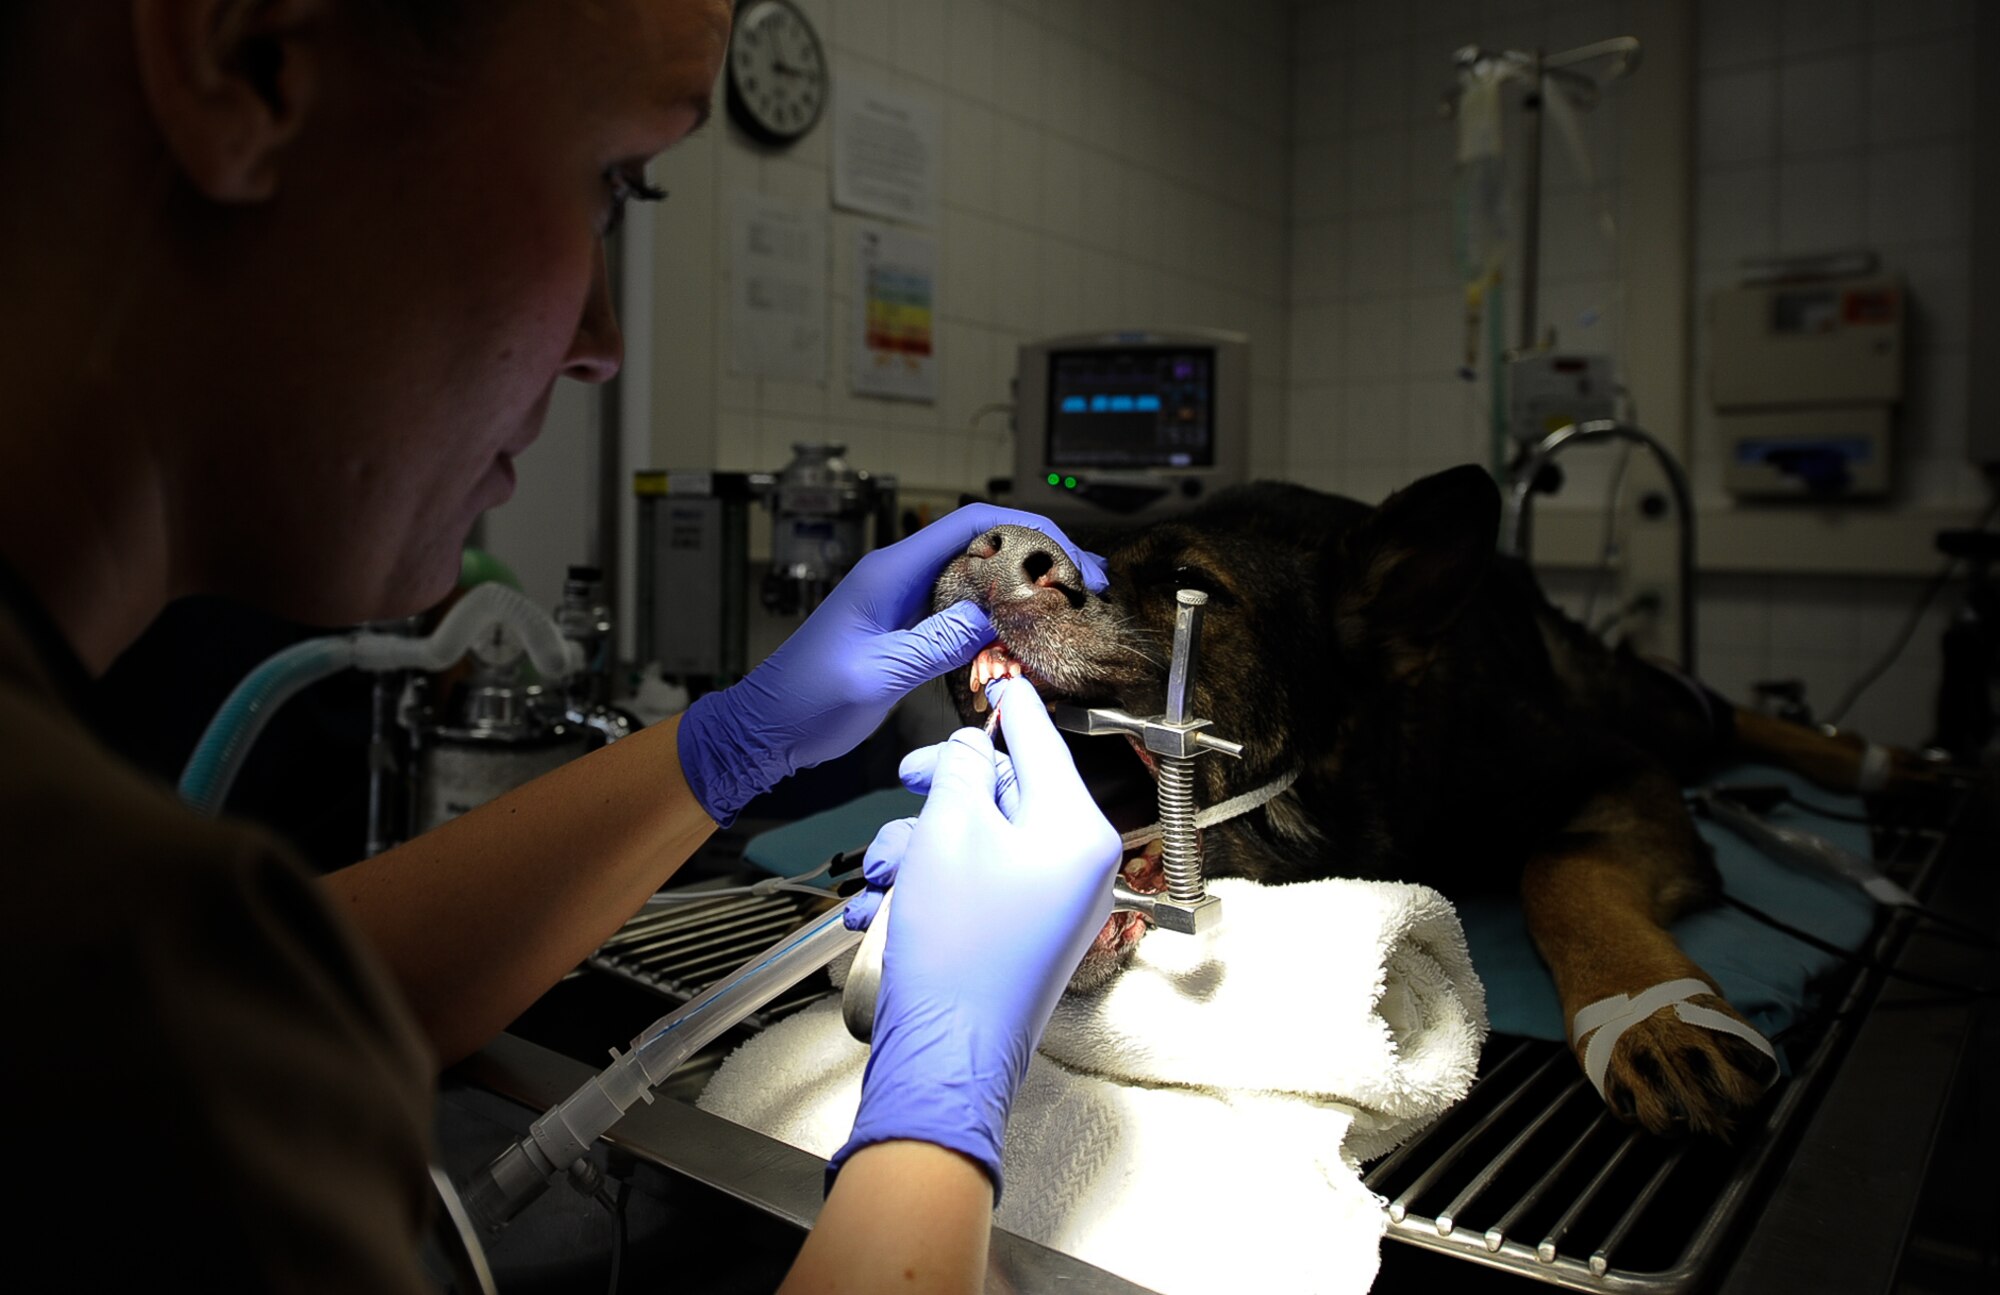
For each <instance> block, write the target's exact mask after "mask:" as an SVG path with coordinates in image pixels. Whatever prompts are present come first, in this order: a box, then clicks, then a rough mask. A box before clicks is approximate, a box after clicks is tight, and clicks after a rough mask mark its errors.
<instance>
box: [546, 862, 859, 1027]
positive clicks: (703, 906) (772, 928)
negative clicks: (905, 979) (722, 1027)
mask: <svg viewBox="0 0 2000 1295" xmlns="http://www.w3.org/2000/svg"><path fill="white" fill-rule="evenodd" d="M825 904H826V901H825V900H822V899H815V898H813V897H812V896H810V895H802V894H799V893H797V892H796V891H779V892H777V893H775V894H770V895H722V896H718V897H717V898H715V899H712V900H690V901H689V902H687V903H680V904H673V905H671V906H665V907H660V908H654V909H647V910H644V911H642V912H640V913H639V914H638V915H637V916H636V917H634V918H632V919H631V920H630V921H628V922H626V923H625V925H624V926H622V927H620V928H619V929H618V932H617V933H616V934H615V935H613V936H612V937H611V938H610V939H608V940H606V941H605V942H604V944H603V946H602V947H601V948H599V949H598V950H597V952H596V953H594V954H592V955H591V957H590V959H589V961H588V962H586V963H585V965H586V966H588V967H590V968H591V969H593V970H596V971H602V972H605V973H607V974H609V975H612V976H616V977H618V978H619V979H621V980H624V981H628V982H630V983H632V984H635V985H638V986H640V987H642V988H644V989H647V990H650V991H652V992H653V993H655V994H658V995H659V996H660V997H662V998H665V999H668V1000H670V1001H672V1002H676V1003H684V1002H686V1001H687V1000H688V999H690V998H693V997H694V996H695V995H696V994H699V993H700V992H701V991H702V990H704V989H707V988H708V987H709V986H710V985H712V984H714V983H715V982H716V981H717V980H720V979H721V978H722V977H723V976H724V975H726V974H727V973H729V972H731V971H734V970H736V969H737V968H738V967H740V966H742V965H743V964H744V963H746V962H748V961H749V960H750V959H751V958H752V957H753V956H754V955H756V954H758V953H761V952H763V951H764V950H765V949H767V948H769V947H770V946H771V945H772V944H773V943H775V942H776V941H777V939H778V938H779V937H780V936H782V935H784V934H785V933H786V932H788V931H792V930H795V929H797V927H798V926H799V924H800V923H801V922H803V921H805V920H806V918H807V917H808V916H810V915H812V914H813V913H815V912H817V911H818V910H819V909H821V908H823V907H824V906H825ZM832 992H833V986H832V984H831V983H830V982H829V981H828V980H827V978H826V975H825V974H824V973H823V972H822V973H817V974H815V975H811V976H807V977H806V978H805V979H804V980H802V981H800V982H799V983H798V984H796V985H793V986H792V987H791V988H790V989H787V990H785V991H784V992H783V993H781V994H779V995H778V996H777V997H776V998H774V999H772V1000H771V1001H770V1002H769V1003H767V1004H765V1005H764V1007H763V1008H761V1009H760V1010H758V1011H757V1012H755V1013H753V1014H751V1015H750V1016H748V1017H745V1018H744V1020H743V1024H744V1025H746V1026H749V1027H750V1028H752V1029H758V1030H761V1029H763V1028H764V1027H765V1026H767V1025H769V1024H770V1023H771V1022H773V1021H776V1020H779V1019H781V1018H783V1017H785V1016H787V1015H789V1014H790V1013H792V1012H795V1011H797V1010H799V1009H800V1008H802V1007H804V1006H805V1005H806V1004H808V1003H811V1002H813V1001H815V1000H817V999H819V998H823V997H825V996H826V995H827V994H829V993H832Z"/></svg>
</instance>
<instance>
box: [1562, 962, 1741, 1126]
mask: <svg viewBox="0 0 2000 1295" xmlns="http://www.w3.org/2000/svg"><path fill="white" fill-rule="evenodd" d="M1714 992H1715V990H1713V989H1712V988H1710V987H1709V985H1708V983H1707V982H1706V981H1701V980H1695V979H1692V978H1689V979H1686V980H1669V981H1668V982H1667V983H1666V984H1664V985H1654V986H1653V987H1652V988H1651V989H1648V990H1646V991H1644V992H1642V993H1639V994H1636V995H1634V994H1613V995H1612V996H1611V997H1609V998H1600V999H1599V1000H1597V1001H1596V1002H1594V1003H1592V1004H1591V1005H1590V1006H1588V1007H1586V1008H1584V1009H1583V1010H1582V1011H1580V1012H1578V1013H1577V1014H1576V1020H1575V1022H1573V1023H1572V1024H1571V1025H1570V1028H1569V1041H1570V1044H1571V1046H1575V1045H1576V1044H1578V1043H1582V1042H1583V1039H1584V1036H1585V1035H1589V1036H1590V1041H1589V1042H1588V1043H1585V1044H1584V1048H1583V1073H1584V1074H1585V1075H1587V1076H1589V1077H1590V1084H1591V1087H1593V1088H1595V1089H1596V1090H1597V1095H1598V1096H1599V1097H1603V1096H1604V1072H1605V1071H1606V1070H1608V1069H1609V1068H1610V1066H1611V1050H1612V1049H1613V1048H1615V1047H1617V1046H1618V1040H1619V1038H1620V1036H1622V1035H1623V1034H1624V1033H1625V1031H1627V1030H1629V1029H1631V1028H1632V1027H1633V1026H1635V1025H1637V1024H1638V1023H1639V1022H1641V1021H1643V1020H1645V1019H1646V1018H1647V1017H1649V1016H1651V1015H1652V1014H1653V1013H1655V1012H1657V1011H1659V1010H1660V1009H1661V1008H1663V1007H1671V1008H1673V1009H1674V1015H1676V1016H1678V1017H1680V1018H1681V1019H1682V1020H1683V1021H1686V1022H1687V1023H1688V1024H1689V1025H1698V1026H1700V1027H1701V1028H1703V1029H1705V1030H1719V1031H1721V1032H1722V1033H1724V1034H1733V1035H1735V1036H1736V1037H1737V1038H1739V1039H1742V1040H1744V1041H1745V1042H1747V1043H1749V1044H1750V1045H1751V1046H1752V1047H1754V1048H1756V1049H1757V1050H1758V1051H1759V1052H1761V1053H1763V1054H1764V1055H1765V1056H1767V1057H1769V1058H1770V1059H1771V1060H1772V1062H1773V1063H1775V1062H1776V1061H1777V1060H1778V1054H1777V1051H1776V1050H1775V1049H1773V1048H1772V1047H1771V1041H1770V1040H1769V1039H1766V1038H1765V1037H1764V1036H1763V1035H1761V1034H1759V1033H1757V1031H1755V1030H1753V1029H1751V1028H1750V1027H1749V1026H1747V1025H1745V1024H1744V1023H1743V1022H1741V1021H1739V1020H1737V1019H1736V1018H1735V1017H1733V1016H1729V1015H1727V1014H1725V1013H1723V1012H1718V1011H1716V1010H1715V1009H1714V1008H1712V1007H1702V1006H1700V1005H1698V1004H1695V1003H1690V1002H1688V1001H1687V1000H1688V999H1690V998H1693V997H1694V996H1695V995H1696V994H1713V993H1714Z"/></svg>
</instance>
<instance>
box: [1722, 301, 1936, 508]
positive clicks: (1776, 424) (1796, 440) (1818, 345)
mask: <svg viewBox="0 0 2000 1295" xmlns="http://www.w3.org/2000/svg"><path fill="white" fill-rule="evenodd" d="M1906 298H1907V294H1906V292H1905V290H1904V287H1903V285H1902V283H1901V282H1900V281H1898V280H1897V279H1894V278H1889V277H1880V276H1877V277H1869V278H1855V279H1839V280H1822V281H1809V282H1778V283H1762V284H1756V285H1752V286H1747V287H1741V288H1725V289H1723V290H1722V291H1720V292H1717V293H1716V294H1715V295H1714V296H1713V297H1712V298H1710V301H1709V390H1710V396H1711V398H1712V399H1713V401H1714V404H1715V412H1716V425H1717V429H1718V432H1719V434H1720V436H1721V440H1722V447H1721V448H1722V453H1723V457H1724V463H1725V470H1724V474H1723V480H1724V483H1725V484H1726V485H1727V486H1728V488H1729V489H1730V490H1731V491H1732V492H1733V493H1735V494H1738V495H1746V496H1801V497H1816V498H1823V497H1844V496H1856V495H1880V494H1885V493H1887V492H1888V490H1889V485H1890V467H1891V459H1890V430H1891V427H1892V424H1893V418H1894V413H1895V407H1896V405H1897V403H1898V402H1899V401H1901V400H1902V398H1903V320H1904V315H1905V313H1906V306H1907V300H1906Z"/></svg>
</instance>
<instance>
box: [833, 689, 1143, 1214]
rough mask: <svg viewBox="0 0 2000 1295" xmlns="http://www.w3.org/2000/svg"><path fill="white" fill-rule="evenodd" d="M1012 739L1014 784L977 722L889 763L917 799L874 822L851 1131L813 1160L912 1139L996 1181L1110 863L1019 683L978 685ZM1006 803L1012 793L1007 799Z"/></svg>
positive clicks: (1102, 828) (1114, 853) (1101, 903)
mask: <svg viewBox="0 0 2000 1295" xmlns="http://www.w3.org/2000/svg"><path fill="white" fill-rule="evenodd" d="M987 695H988V696H989V697H992V698H994V699H995V702H996V704H998V705H999V706H1000V723H1001V726H1002V727H1003V728H1004V729H1005V730H1006V734H1007V746H1008V748H1009V750H1010V751H1012V753H1013V759H1012V767H1013V774H1014V782H1015V790H1014V792H1012V793H1010V794H1009V795H1007V796H1005V797H1004V798H1003V796H1002V795H1001V782H1000V775H1001V761H1002V759H1003V757H1000V756H998V755H996V753H995V752H994V750H993V744H992V743H991V742H990V741H988V740H987V737H986V735H985V734H984V733H982V732H980V731H979V730H978V729H976V728H966V729H960V730H959V731H958V732H956V733H954V734H952V736H951V740H950V741H948V742H944V743H941V744H940V745H939V746H937V747H934V748H929V749H927V750H925V751H920V752H918V753H916V754H915V755H913V756H912V757H911V758H910V759H908V760H906V761H904V764H903V773H904V776H905V780H906V781H915V782H919V783H925V784H927V785H928V788H929V792H930V798H929V799H928V800H927V801H926V802H925V803H924V809H923V813H921V814H919V815H918V816H917V818H916V819H915V820H914V821H912V820H907V819H905V820H899V821H897V822H894V823H890V824H889V825H888V826H887V827H885V828H883V829H882V832H881V834H879V835H878V836H877V838H876V845H875V846H871V847H870V849H869V851H868V859H869V862H868V863H867V865H866V866H867V868H868V879H869V883H870V887H871V888H872V889H877V890H879V889H881V888H883V887H885V886H887V885H888V884H889V883H890V882H894V883H895V887H896V906H895V911H894V913H893V914H892V915H891V917H890V919H889V935H888V940H887V942H886V943H885V944H884V946H883V949H882V985H881V991H880V993H879V995H878V997H877V998H876V1000H875V1032H874V1040H873V1042H872V1043H871V1045H870V1050H869V1054H868V1069H867V1072H866V1074H865V1075H864V1076H863V1078H862V1081H861V1109H860V1111H859V1112H858V1113H857V1114H856V1115H855V1117H854V1132H853V1133H852V1135H851V1136H850V1137H849V1138H848V1140H847V1144H846V1145H845V1146H843V1147H842V1148H841V1149H840V1151H839V1152H838V1153H837V1154H836V1155H835V1156H834V1158H833V1163H832V1167H831V1169H830V1170H829V1173H828V1181H829V1183H831V1181H832V1174H833V1173H836V1172H838V1171H839V1169H840V1166H841V1165H842V1164H844V1163H845V1162H846V1160H847V1157H848V1156H850V1155H852V1154H853V1153H854V1152H856V1151H858V1150H860V1149H861V1148H862V1147H865V1146H868V1145H870V1144H871V1143H876V1142H885V1141H889V1140H892V1139H903V1138H908V1139H914V1140H916V1141H921V1142H931V1143H935V1144H937V1145H939V1146H942V1147H948V1148H950V1149H951V1150H953V1151H957V1152H959V1153H961V1154H963V1155H966V1156H970V1157H971V1158H972V1159H974V1160H976V1161H978V1162H979V1163H980V1164H982V1165H984V1166H985V1168H986V1172H987V1173H988V1174H989V1175H990V1176H991V1177H992V1179H993V1189H994V1198H995V1200H996V1201H997V1200H998V1198H999V1192H1000V1148H1001V1141H1002V1138H1003V1137H1004V1135H1005V1133H1006V1127H1007V1112H1008V1110H1009V1109H1010V1108H1011V1107H1012V1105H1013V1102H1014V1093H1015V1090H1017V1089H1018V1088H1019V1087H1020V1084H1021V1079H1022V1077H1023V1076H1024V1075H1026V1074H1027V1071H1028V1061H1029V1058H1031V1057H1032V1056H1033V1055H1034V1051H1035V1045H1036V1043H1037V1042H1039V1041H1040V1039H1041V1037H1042V1029H1043V1027H1044V1026H1046V1025H1047V1024H1048V1020H1049V1014H1050V1013H1051V1012H1053V1011H1054V1010H1055V1005H1056V999H1057V998H1058V997H1060V996H1061V994H1062V991H1063V986H1064V985H1065V984H1066V983H1067V982H1068V980H1069V977H1070V974H1071V973H1072V972H1074V971H1075V970H1076V966H1077V964H1078V963H1079V962H1081V961H1082V960H1083V955H1084V952H1085V951H1086V950H1087V949H1089V947H1090V942H1091V940H1092V939H1093V938H1095V936H1096V935H1097V932H1098V930H1099V928H1101V927H1102V926H1103V925H1104V919H1105V918H1107V917H1109V916H1110V915H1111V882H1112V879H1113V878H1114V877H1115V876H1116V875H1117V873H1118V862H1119V854H1120V848H1119V841H1118V833H1117V832H1116V831H1115V830H1114V829H1113V828H1112V826H1111V824H1110V823H1109V822H1107V821H1106V820H1105V817H1104V815H1103V814H1102V813H1101V812H1100V811H1099V810H1098V808H1097V805H1096V804H1095V803H1094V802H1093V801H1092V800H1091V798H1090V793H1089V792H1088V791H1086V790H1085V789H1084V786H1083V780H1082V779H1081V778H1079V777H1078V776H1077V772H1076V765H1075V764H1074V762H1072V761H1071V759H1070V754H1069V749H1068V748H1067V747H1065V746H1064V745H1063V742H1062V738H1061V737H1060V736H1058V735H1057V733H1056V729H1055V725H1054V724H1052V723H1051V722H1050V720H1049V716H1048V712H1047V711H1046V710H1045V709H1044V708H1043V706H1042V702H1041V699H1040V698H1039V697H1038V696H1037V695H1036V694H1035V689H1034V686H1033V685H1032V684H1030V683H1028V681H1027V680H1025V679H1004V680H1000V681H998V682H996V683H995V684H993V685H992V686H991V687H990V688H989V689H988V692H987ZM1007 802H1011V803H1007Z"/></svg>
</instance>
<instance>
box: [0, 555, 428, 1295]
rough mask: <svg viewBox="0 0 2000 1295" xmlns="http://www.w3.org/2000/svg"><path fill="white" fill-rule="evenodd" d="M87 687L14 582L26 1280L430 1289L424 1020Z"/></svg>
mask: <svg viewBox="0 0 2000 1295" xmlns="http://www.w3.org/2000/svg"><path fill="white" fill-rule="evenodd" d="M84 695H85V679H84V675H83V672H82V670H81V669H80V668H79V667H78V664H77V662H76V659H75V657H74V655H73V653H72V652H71V651H70V649H69V647H68V646H67V644H66V643H65V642H64V641H63V639H62V638H61V637H60V635H59V634H57V633H56V632H55V628H54V626H53V625H52V624H51V623H50V622H49V620H48V618H47V616H46V615H45V614H44V613H43V612H42V610H41V608H40V607H39V605H38V604H36V602H35V601H34V599H33V598H32V597H31V596H30V595H29V594H28V593H27V591H26V590H25V588H24V587H23V586H22V585H21V584H20V583H19V581H18V580H16V579H14V578H13V577H12V576H11V573H8V572H6V571H5V570H4V568H0V880H3V881H4V884H5V900H4V903H0V1111H4V1112H5V1122H6V1125H7V1127H8V1132H7V1134H6V1136H5V1137H4V1139H0V1146H4V1148H5V1150H6V1153H7V1160H8V1163H9V1164H10V1166H11V1170H12V1172H11V1174H10V1177H11V1179H12V1182H13V1184H14V1190H13V1191H11V1192H9V1193H8V1195H9V1197H10V1198H11V1199H12V1200H13V1202H14V1204H13V1205H10V1206H8V1207H6V1209H5V1212H4V1214H3V1215H0V1217H4V1218H5V1220H6V1231H7V1233H8V1235H9V1237H10V1241H9V1244H8V1251H9V1254H8V1259H7V1264H6V1267H7V1270H8V1282H7V1284H8V1285H9V1286H10V1287H13V1288H14V1289H18V1290H41V1289H97V1288H115V1287H124V1286H130V1285H136V1284H145V1285H149V1286H151V1285H172V1286H175V1287H176V1288H178V1289H194V1290H204V1291H212V1290H241V1289H273V1290H287V1291H322V1290H324V1291H370V1292H401V1291H424V1290H428V1289H430V1287H429V1285H428V1283H427V1282H426V1281H425V1279H424V1276H423V1273H422V1269H421V1267H420V1265H419V1261H418V1248H419V1245H420V1243H421V1240H422V1235H423V1229H424V1226H425V1222H426V1216H427V1209H428V1201H429V1195H428V1177H427V1172H426V1168H425V1165H426V1162H427V1158H428V1140H429V1132H428V1130H429V1122H430V1109H431V1095H432V1076H433V1073H434V1067H433V1063H432V1060H431V1058H430V1056H429V1055H428V1052H427V1050H426V1048H425V1045H424V1044H423V1042H422V1041H421V1037H420V1035H419V1034H418V1032H417V1029H416V1026H415V1024H414V1022H413V1020H412V1019H411V1016H410V1014H409V1012H408V1010H407V1008H405V1007H404V1005H403V1004H402V1002H401V1000H400V999H399V998H398V996H397V994H396V992H395V990H394V989H393V988H392V986H391V985H390V983H389V981H388V978H387V975H386V973H385V972H384V971H383V970H382V969H381V968H380V967H378V966H377V965H376V963H375V961H374V959H373V958H372V957H371V956H370V955H369V954H368V952H367V950H365V949H364V948H363V947H362V946H361V945H360V943H359V941H358V940H357V939H356V937H355V936H353V935H352V934H351V933H350V932H349V931H348V930H347V928H346V927H345V925H344V924H343V923H342V921H341V920H340V919H339V917H338V916H337V915H336V914H335V913H334V911H333V910H332V909H331V908H330V907H329V905H328V903H327V902H326V900H325V899H324V898H323V897H322V896H321V894H320V892H319V889H318V887H317V885H316V884H315V883H314V882H313V881H312V880H311V879H310V878H309V877H308V876H307V875H306V874H305V872H304V871H303V870H302V869H301V868H300V867H299V866H298V865H297V864H296V863H295V862H294V861H293V860H292V859H291V858H290V857H288V856H287V853H286V851H285V850H284V848H283V847H281V846H280V845H279V844H278V843H277V842H276V841H275V840H274V839H273V838H272V837H270V836H268V835H266V834H265V833H263V832H262V831H260V830H257V829H255V828H251V827H247V826H244V825H241V824H234V823H229V822H226V821H220V822H219V821H210V820H206V819H202V818H198V817H196V816H195V815H194V814H192V813H191V812H189V811H188V810H187V809H185V808H184V807H183V806H182V805H181V804H180V803H179V802H178V801H177V800H176V799H175V798H174V796H173V795H172V794H171V792H169V791H168V789H167V788H165V787H163V786H161V785H159V784H157V783H155V782H153V781H151V780H149V779H147V778H146V777H144V776H142V775H141V774H139V773H137V772H136V771H134V770H133V769H131V768H130V767H129V766H127V765H126V764H124V763H123V762H122V761H120V760H119V759H118V758H117V757H115V756H113V755H111V754H110V753H109V751H108V750H106V749H105V748H104V747H103V746H102V745H101V744H100V743H99V742H98V741H97V740H96V739H95V738H94V737H93V736H92V735H91V734H90V733H89V731H88V730H87V729H86V728H85V726H84V724H83V722H82V721H81V720H80V718H79V717H78V714H77V711H76V709H75V708H76V707H77V706H78V705H80V704H81V703H82V699H83V697H84ZM175 1279H179V1280H178V1281H176V1280H175Z"/></svg>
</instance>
